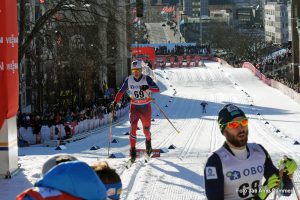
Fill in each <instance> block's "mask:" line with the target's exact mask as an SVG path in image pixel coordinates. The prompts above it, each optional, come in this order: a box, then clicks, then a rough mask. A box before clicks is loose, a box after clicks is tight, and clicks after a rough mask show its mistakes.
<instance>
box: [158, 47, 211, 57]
mask: <svg viewBox="0 0 300 200" xmlns="http://www.w3.org/2000/svg"><path fill="white" fill-rule="evenodd" d="M155 53H156V55H177V56H183V55H194V54H195V55H208V54H210V47H209V45H188V46H186V45H181V44H177V45H176V44H175V46H174V47H173V48H171V49H170V48H169V47H168V46H167V45H161V46H158V47H156V48H155Z"/></svg>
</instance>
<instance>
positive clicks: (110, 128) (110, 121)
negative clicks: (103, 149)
mask: <svg viewBox="0 0 300 200" xmlns="http://www.w3.org/2000/svg"><path fill="white" fill-rule="evenodd" d="M114 112H115V111H114V110H112V113H111V117H110V119H109V130H108V149H107V157H108V158H109V150H110V143H111V138H112V121H113V117H114Z"/></svg>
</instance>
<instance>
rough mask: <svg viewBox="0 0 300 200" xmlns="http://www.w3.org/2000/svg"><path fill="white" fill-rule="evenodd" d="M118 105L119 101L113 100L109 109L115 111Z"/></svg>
mask: <svg viewBox="0 0 300 200" xmlns="http://www.w3.org/2000/svg"><path fill="white" fill-rule="evenodd" d="M116 105H117V103H116V102H114V101H113V102H112V103H111V104H110V106H109V109H110V110H111V111H114V110H115V107H116Z"/></svg>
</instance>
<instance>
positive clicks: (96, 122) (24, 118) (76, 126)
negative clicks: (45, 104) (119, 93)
mask: <svg viewBox="0 0 300 200" xmlns="http://www.w3.org/2000/svg"><path fill="white" fill-rule="evenodd" d="M111 101H112V100H111V99H107V102H108V103H107V104H103V105H101V106H97V105H95V104H94V105H93V106H91V107H87V108H85V109H83V110H81V111H78V109H75V111H70V110H68V111H67V112H64V111H59V112H52V113H50V112H48V113H44V114H43V115H37V114H33V113H19V114H18V119H17V124H18V139H19V146H28V145H32V144H41V143H42V144H43V143H45V142H46V141H48V140H65V139H70V138H72V137H74V136H77V135H79V134H82V133H85V132H88V131H90V130H93V129H95V128H98V127H101V126H104V125H106V124H107V123H108V121H109V116H110V115H111V111H110V110H109V102H111ZM127 110H128V98H126V97H125V98H123V100H122V102H121V104H120V105H118V106H117V107H116V111H115V114H114V120H116V119H117V118H119V117H121V116H123V115H124V114H125V113H126V112H127Z"/></svg>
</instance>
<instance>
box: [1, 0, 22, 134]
mask: <svg viewBox="0 0 300 200" xmlns="http://www.w3.org/2000/svg"><path fill="white" fill-rule="evenodd" d="M18 102H19V75H18V26H17V3H16V0H1V1H0V128H1V127H2V125H3V122H4V120H5V119H8V118H11V117H13V116H15V115H16V113H17V111H18V108H19V103H18Z"/></svg>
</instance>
